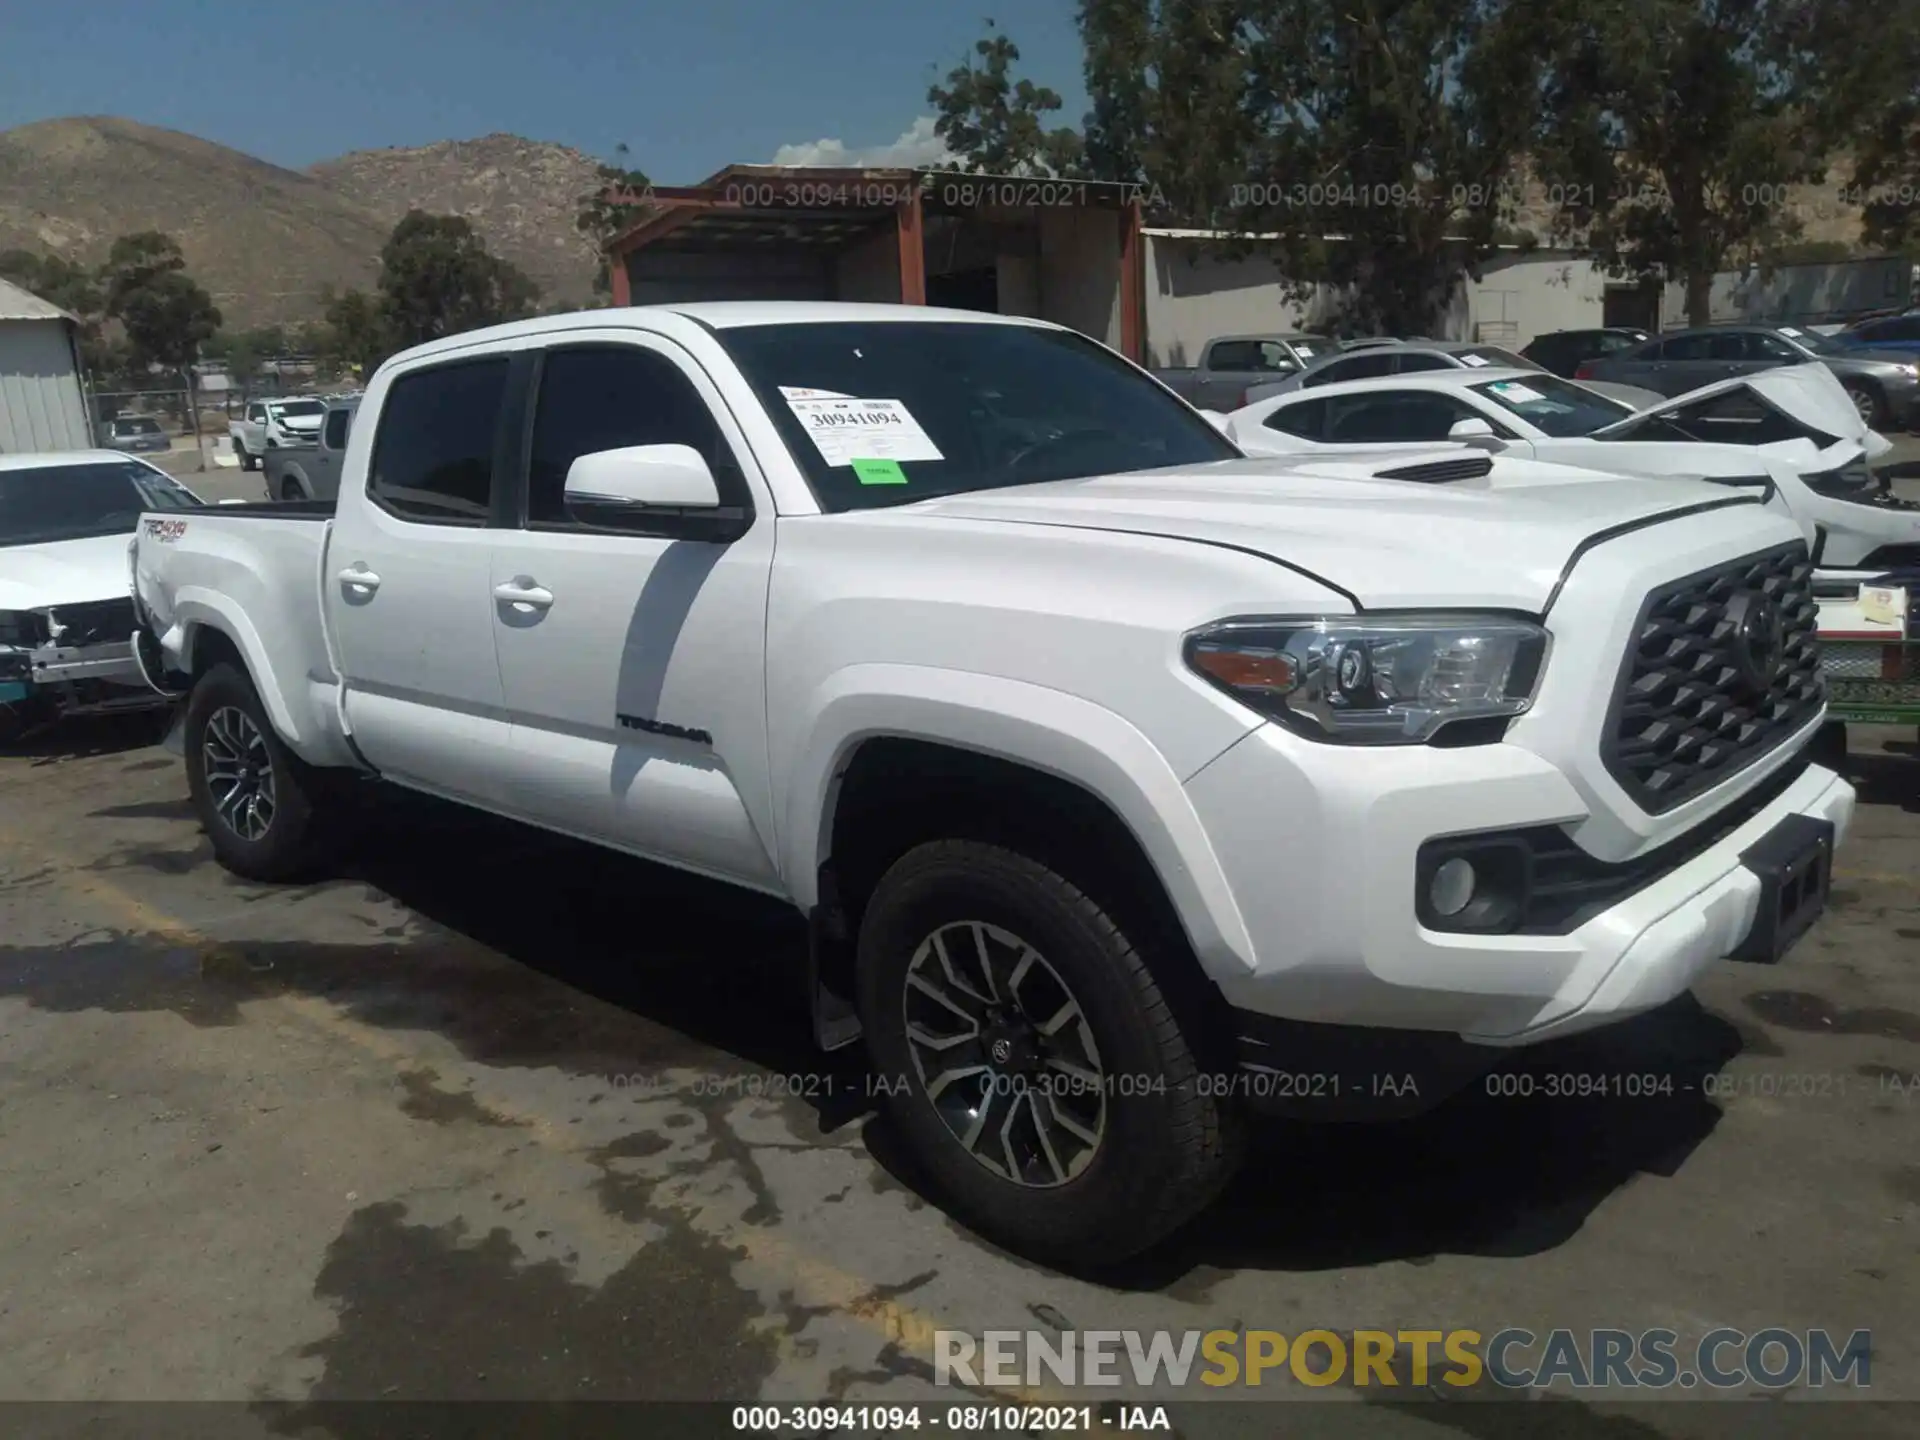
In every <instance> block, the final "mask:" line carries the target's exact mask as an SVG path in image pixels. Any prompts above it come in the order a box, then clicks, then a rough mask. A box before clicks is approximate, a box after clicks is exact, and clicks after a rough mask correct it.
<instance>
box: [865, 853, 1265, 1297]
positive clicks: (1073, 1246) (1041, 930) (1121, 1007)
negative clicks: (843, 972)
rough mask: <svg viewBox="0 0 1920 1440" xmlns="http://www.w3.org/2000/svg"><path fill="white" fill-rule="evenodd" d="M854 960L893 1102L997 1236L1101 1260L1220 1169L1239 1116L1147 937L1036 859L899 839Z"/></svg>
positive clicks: (915, 1146)
mask: <svg viewBox="0 0 1920 1440" xmlns="http://www.w3.org/2000/svg"><path fill="white" fill-rule="evenodd" d="M858 965H859V986H860V1008H861V1018H862V1022H863V1025H864V1028H865V1031H866V1034H867V1036H868V1046H869V1049H870V1052H871V1055H872V1059H873V1063H874V1068H875V1070H876V1071H877V1072H878V1076H879V1082H880V1088H881V1091H882V1093H883V1095H884V1096H885V1103H886V1106H887V1108H888V1111H889V1113H890V1115H891V1117H892V1119H893V1120H894V1122H895V1124H896V1126H897V1127H898V1130H899V1132H900V1133H901V1135H902V1136H903V1138H904V1139H905V1141H906V1143H907V1145H908V1147H909V1148H910V1149H911V1151H912V1152H913V1155H914V1158H915V1159H916V1160H918V1161H919V1162H920V1164H921V1165H922V1166H923V1168H924V1169H925V1170H926V1171H927V1173H928V1174H929V1176H930V1177H931V1178H932V1179H933V1181H934V1182H935V1183H936V1185H937V1186H938V1187H939V1189H940V1191H941V1193H942V1194H943V1196H944V1197H945V1198H946V1200H947V1202H948V1204H949V1205H950V1208H951V1209H952V1210H953V1212H954V1213H955V1214H956V1215H957V1216H958V1217H959V1218H960V1219H961V1220H963V1221H964V1222H965V1223H967V1224H968V1225H970V1226H972V1227H973V1228H974V1229H975V1230H977V1231H979V1232H980V1233H981V1234H983V1235H985V1236H987V1237H988V1238H989V1239H992V1240H994V1241H996V1242H998V1243H999V1244H1002V1245H1004V1246H1006V1247H1007V1248H1008V1249H1010V1250H1013V1251H1016V1252H1018V1253H1021V1254H1026V1255H1030V1256H1033V1257H1034V1258H1036V1259H1043V1260H1046V1261H1049V1262H1053V1263H1067V1264H1074V1265H1101V1264H1108V1263H1111V1262H1113V1261H1117V1260H1121V1259H1124V1258H1125V1257H1127V1256H1129V1255H1132V1254H1135V1253H1137V1252H1139V1251H1141V1250H1144V1249H1146V1248H1147V1247H1148V1246H1150V1245H1152V1244H1153V1243H1155V1242H1156V1241H1158V1240H1160V1239H1162V1238H1163V1237H1165V1236H1166V1235H1168V1234H1169V1233H1171V1232H1172V1231H1173V1230H1174V1229H1176V1228H1177V1227H1179V1226H1180V1225H1181V1224H1182V1223H1184V1222H1185V1221H1186V1220H1188V1219H1189V1218H1191V1217H1192V1216H1193V1215H1194V1214H1196V1213H1197V1212H1198V1211H1199V1210H1200V1209H1202V1208H1203V1207H1204V1206H1205V1205H1206V1204H1207V1203H1208V1202H1209V1201H1211V1200H1212V1199H1213V1197H1214V1196H1215V1195H1216V1194H1218V1193H1219V1191H1220V1189H1221V1187H1222V1186H1223V1185H1224V1184H1225V1183H1226V1181H1227V1180H1228V1178H1229V1177H1230V1176H1231V1175H1232V1173H1233V1169H1234V1165H1235V1163H1236V1161H1237V1158H1238V1154H1239V1145H1238V1143H1237V1141H1238V1128H1237V1124H1236V1121H1237V1117H1236V1116H1234V1115H1233V1114H1231V1113H1230V1112H1229V1111H1228V1110H1227V1109H1226V1106H1225V1102H1224V1099H1223V1098H1222V1097H1220V1096H1219V1095H1217V1094H1216V1093H1214V1087H1213V1086H1210V1085H1209V1084H1207V1083H1206V1080H1207V1076H1206V1072H1205V1067H1204V1066H1203V1065H1202V1063H1201V1061H1200V1060H1199V1058H1198V1057H1196V1055H1195V1053H1194V1049H1193V1047H1192V1046H1191V1044H1190V1043H1189V1039H1188V1037H1187V1036H1186V1035H1184V1034H1183V1033H1182V1030H1181V1026H1180V1024H1179V1022H1178V1020H1177V1019H1176V1018H1175V1015H1174V1011H1173V1008H1172V1006H1171V1005H1170V1004H1169V1002H1168V999H1167V997H1166V996H1165V995H1164V994H1163V993H1162V991H1161V988H1160V986H1159V985H1158V983H1156V981H1155V978H1154V975H1153V973H1152V970H1151V969H1150V968H1149V966H1148V964H1147V960H1146V958H1145V956H1144V955H1143V953H1142V950H1141V948H1140V945H1139V944H1138V943H1137V942H1136V940H1135V939H1134V938H1133V937H1131V936H1129V935H1128V934H1127V933H1126V931H1125V930H1123V929H1122V928H1121V925H1120V923H1119V922H1118V921H1117V920H1116V919H1115V918H1114V917H1113V916H1112V915H1110V914H1109V913H1108V912H1107V911H1106V910H1105V909H1104V908H1102V906H1101V905H1100V904H1099V903H1098V902H1096V901H1095V900H1094V899H1093V898H1092V897H1091V896H1089V895H1088V894H1086V893H1085V892H1084V891H1082V890H1081V889H1079V888H1078V887H1077V886H1076V885H1074V884H1073V883H1072V882H1071V881H1069V880H1068V879H1067V878H1066V877H1064V876H1062V875H1060V874H1058V873H1057V872H1055V871H1053V870H1051V869H1049V868H1048V867H1047V866H1045V865H1042V864H1041V863H1039V862H1038V861H1036V860H1034V859H1032V858H1030V857H1028V856H1025V855H1022V854H1019V853H1017V852H1015V851H1013V850H1009V849H1005V848H1002V847H1000V846H997V845H989V844H984V843H979V842H974V841H957V840H948V841H937V842H933V843H930V844H925V845H921V846H919V847H917V848H916V849H914V850H911V851H909V852H908V853H907V854H906V855H905V856H903V857H902V858H901V859H900V860H898V861H897V862H896V863H895V864H894V865H893V867H892V868H891V869H889V870H888V871H887V873H886V874H885V875H884V876H883V877H882V878H881V880H880V882H879V885H878V886H877V887H876V889H875V891H874V893H873V896H872V898H871V900H870V901H869V902H868V905H867V907H866V913H865V915H864V917H863V919H862V923H861V928H860V941H859V957H858Z"/></svg>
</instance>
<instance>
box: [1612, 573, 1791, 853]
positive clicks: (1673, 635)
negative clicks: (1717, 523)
mask: <svg viewBox="0 0 1920 1440" xmlns="http://www.w3.org/2000/svg"><path fill="white" fill-rule="evenodd" d="M1812 580H1813V565H1812V563H1811V561H1809V560H1808V558H1807V550H1806V546H1804V545H1801V544H1794V545H1785V546H1782V547H1780V548H1779V549H1777V550H1768V551H1765V552H1763V553H1762V554H1759V555H1752V556H1749V557H1748V558H1746V559H1744V560H1737V561H1735V562H1734V563H1732V564H1730V565H1719V566H1715V567H1714V568H1713V569H1711V570H1706V571H1702V572H1701V573H1700V574H1698V575H1690V576H1688V577H1687V578H1686V579H1684V580H1676V581H1674V582H1672V583H1671V584H1668V585H1663V586H1661V587H1660V588H1659V589H1657V590H1655V591H1654V592H1653V593H1652V594H1651V595H1649V596H1648V597H1647V600H1646V603H1645V604H1644V605H1643V606H1642V607H1641V610H1640V616H1639V622H1638V625H1637V626H1636V630H1635V638H1634V640H1633V642H1632V644H1630V645H1629V646H1628V649H1627V656H1626V660H1625V661H1624V663H1623V664H1622V666H1621V672H1620V680H1619V683H1618V685H1617V687H1616V689H1615V692H1614V701H1613V707H1612V711H1611V713H1610V714H1609V716H1608V720H1607V726H1606V730H1605V737H1604V740H1603V742H1602V746H1601V758H1602V760H1603V761H1604V762H1605V764H1606V767H1607V772H1608V773H1609V774H1610V775H1612V776H1613V778H1614V779H1615V780H1617V781H1619V782H1620V786H1621V788H1622V789H1624V790H1625V791H1626V792H1627V794H1628V795H1629V796H1630V797H1631V798H1632V799H1633V800H1634V802H1635V803H1636V804H1638V805H1639V806H1640V807H1641V808H1642V809H1643V810H1645V811H1646V812H1647V813H1648V814H1651V815H1658V814H1661V813H1663V812H1664V811H1667V810H1671V809H1673V808H1674V807H1675V806H1676V805H1681V804H1684V803H1685V802H1686V801H1688V800H1690V799H1692V798H1693V797H1694V796H1696V795H1698V794H1700V793H1702V792H1703V791H1706V790H1710V789H1712V788H1713V787H1714V786H1715V785H1718V784H1720V783H1721V782H1722V781H1723V780H1726V779H1727V778H1728V777H1730V776H1732V775H1734V774H1737V773H1738V772H1739V771H1741V770H1743V769H1745V768H1746V767H1747V766H1748V765H1751V764H1752V763H1753V762H1754V761H1756V760H1758V759H1759V758H1760V757H1761V756H1763V755H1765V754H1767V753H1768V752H1769V751H1771V750H1772V749H1773V748H1774V747H1775V746H1777V745H1779V744H1780V743H1781V742H1782V741H1784V740H1785V739H1786V738H1787V737H1788V736H1790V735H1792V734H1794V733H1795V732H1796V731H1798V730H1799V729H1801V727H1803V726H1804V725H1806V724H1807V722H1809V721H1810V720H1812V719H1813V718H1814V716H1816V715H1817V714H1818V713H1819V711H1820V707H1821V705H1822V704H1824V703H1825V700H1826V689H1825V685H1824V682H1823V681H1822V679H1821V674H1820V647H1819V641H1818V639H1817V638H1816V636H1817V632H1818V628H1819V625H1818V620H1817V618H1816V606H1815V604H1814V599H1813V584H1812ZM1770 612H1771V613H1777V614H1778V616H1779V621H1780V628H1779V632H1778V635H1779V645H1778V649H1777V650H1776V651H1774V652H1773V654H1772V657H1771V660H1770V659H1769V655H1768V649H1769V647H1768V646H1767V644H1766V643H1765V636H1766V634H1767V632H1768V630H1769V629H1770Z"/></svg>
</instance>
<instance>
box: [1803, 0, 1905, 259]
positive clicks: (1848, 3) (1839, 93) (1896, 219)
mask: <svg viewBox="0 0 1920 1440" xmlns="http://www.w3.org/2000/svg"><path fill="white" fill-rule="evenodd" d="M1811 23H1812V24H1813V25H1814V26H1815V27H1816V28H1815V33H1814V36H1813V38H1812V41H1811V44H1812V47H1813V49H1814V50H1815V52H1816V53H1817V55H1818V56H1819V57H1820V61H1821V62H1822V63H1821V79H1822V81H1823V92H1822V100H1823V102H1824V103H1823V104H1822V105H1821V106H1820V107H1819V114H1820V115H1821V116H1822V117H1823V118H1825V119H1826V120H1827V122H1828V127H1829V128H1828V132H1827V133H1828V138H1829V139H1830V140H1831V141H1832V143H1833V145H1834V146H1835V148H1836V150H1838V151H1844V152H1850V154H1851V157H1852V162H1853V163H1852V167H1851V173H1850V174H1848V175H1847V176H1846V183H1845V184H1844V185H1843V187H1842V191H1841V197H1842V199H1844V200H1846V201H1848V202H1849V203H1851V204H1854V205H1857V206H1859V207H1860V210H1861V239H1862V240H1863V241H1864V242H1865V243H1866V244H1868V245H1870V246H1873V247H1875V248H1876V249H1886V250H1897V251H1904V252H1906V253H1907V254H1910V255H1920V5H1911V4H1906V5H1894V6H1880V5H1873V6H1869V5H1867V4H1866V0H1826V3H1824V4H1823V5H1821V6H1820V7H1819V9H1818V11H1817V12H1816V15H1815V18H1814V20H1813V21H1812V22H1811Z"/></svg>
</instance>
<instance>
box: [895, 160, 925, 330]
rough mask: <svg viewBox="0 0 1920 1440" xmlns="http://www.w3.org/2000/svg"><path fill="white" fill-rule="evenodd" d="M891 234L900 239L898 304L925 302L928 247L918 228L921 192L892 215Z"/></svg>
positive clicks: (919, 224) (916, 192)
mask: <svg viewBox="0 0 1920 1440" xmlns="http://www.w3.org/2000/svg"><path fill="white" fill-rule="evenodd" d="M893 215H894V222H893V223H894V231H895V233H896V234H897V235H898V236H899V239H900V303H901V304H902V305H924V304H926V303H927V246H926V241H925V239H924V238H923V230H922V226H921V219H922V214H921V207H920V192H919V190H917V189H916V190H915V191H914V192H913V198H911V199H910V200H908V201H907V202H906V204H904V205H902V206H900V207H899V209H897V210H895V211H894V212H893Z"/></svg>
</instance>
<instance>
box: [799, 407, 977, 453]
mask: <svg viewBox="0 0 1920 1440" xmlns="http://www.w3.org/2000/svg"><path fill="white" fill-rule="evenodd" d="M787 407H788V408H789V409H791V410H792V411H793V413H794V417H795V418H796V419H798V420H799V422H800V423H801V424H802V425H804V426H805V427H806V430H807V434H808V436H809V437H810V438H811V439H812V440H813V443H814V447H815V448H816V449H817V450H819V452H820V455H821V458H822V459H824V460H825V461H826V462H827V464H829V465H835V466H839V465H851V464H853V462H854V461H855V460H944V459H945V458H946V457H945V456H944V455H942V454H941V453H940V450H939V447H938V446H936V445H935V444H934V443H933V441H932V440H931V439H929V438H928V436H927V432H926V431H924V430H922V429H921V428H920V422H919V421H918V420H915V419H914V418H913V412H912V411H910V410H908V409H907V407H906V406H905V405H902V404H901V403H900V402H899V401H898V400H844V399H843V400H796V399H793V398H791V397H789V398H788V400H787Z"/></svg>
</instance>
